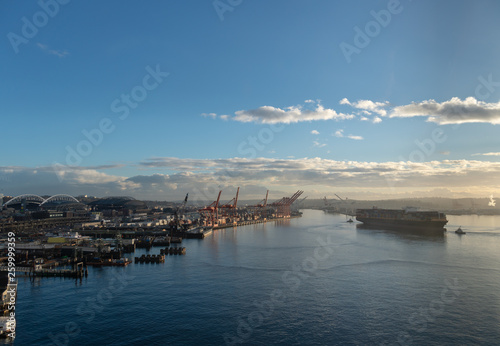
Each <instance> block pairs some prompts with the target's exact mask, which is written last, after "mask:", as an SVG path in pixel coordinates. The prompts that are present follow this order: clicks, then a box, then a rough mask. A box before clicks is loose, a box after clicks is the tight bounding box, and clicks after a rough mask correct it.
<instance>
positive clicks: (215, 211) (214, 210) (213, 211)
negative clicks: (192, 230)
mask: <svg viewBox="0 0 500 346" xmlns="http://www.w3.org/2000/svg"><path fill="white" fill-rule="evenodd" d="M221 193H222V190H220V191H219V195H218V196H217V200H215V201H213V202H212V203H211V204H210V205H208V206H206V207H205V208H202V209H199V210H198V212H199V213H200V214H201V215H202V216H203V217H204V218H206V219H208V221H209V224H207V225H206V226H209V227H216V226H218V221H219V200H220V194H221Z"/></svg>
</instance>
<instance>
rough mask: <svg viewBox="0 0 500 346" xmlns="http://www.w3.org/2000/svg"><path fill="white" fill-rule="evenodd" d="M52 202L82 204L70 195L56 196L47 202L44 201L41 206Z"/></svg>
mask: <svg viewBox="0 0 500 346" xmlns="http://www.w3.org/2000/svg"><path fill="white" fill-rule="evenodd" d="M50 202H74V203H80V201H79V200H77V199H76V198H75V197H73V196H70V195H64V194H60V195H54V196H51V197H49V198H47V199H46V200H44V201H43V202H42V203H41V204H40V205H44V204H45V203H50Z"/></svg>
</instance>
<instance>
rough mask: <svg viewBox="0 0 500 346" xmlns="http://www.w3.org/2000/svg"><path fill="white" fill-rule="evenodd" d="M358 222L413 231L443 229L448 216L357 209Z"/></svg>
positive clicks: (406, 211) (414, 210) (410, 211)
mask: <svg viewBox="0 0 500 346" xmlns="http://www.w3.org/2000/svg"><path fill="white" fill-rule="evenodd" d="M356 220H358V221H361V222H363V224H364V225H366V226H380V227H392V228H412V229H417V228H419V229H436V230H439V229H443V230H444V225H446V223H447V222H448V220H447V219H446V215H445V214H443V213H440V212H437V211H418V210H416V209H415V208H405V209H378V208H375V207H374V208H372V209H357V210H356Z"/></svg>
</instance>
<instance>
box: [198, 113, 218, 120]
mask: <svg viewBox="0 0 500 346" xmlns="http://www.w3.org/2000/svg"><path fill="white" fill-rule="evenodd" d="M201 116H202V117H210V118H212V119H215V118H217V114H216V113H201Z"/></svg>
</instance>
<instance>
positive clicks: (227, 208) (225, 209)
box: [219, 187, 240, 222]
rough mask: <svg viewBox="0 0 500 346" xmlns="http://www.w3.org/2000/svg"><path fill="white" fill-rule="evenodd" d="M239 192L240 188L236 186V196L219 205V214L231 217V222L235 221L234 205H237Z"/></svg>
mask: <svg viewBox="0 0 500 346" xmlns="http://www.w3.org/2000/svg"><path fill="white" fill-rule="evenodd" d="M239 193H240V188H239V187H238V190H236V197H234V198H233V199H232V200H230V201H229V202H227V203H226V204H223V205H221V206H219V209H221V214H222V216H223V217H232V218H233V220H232V221H233V222H236V221H237V220H236V207H237V205H238V194H239Z"/></svg>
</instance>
